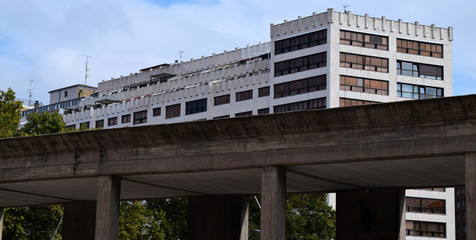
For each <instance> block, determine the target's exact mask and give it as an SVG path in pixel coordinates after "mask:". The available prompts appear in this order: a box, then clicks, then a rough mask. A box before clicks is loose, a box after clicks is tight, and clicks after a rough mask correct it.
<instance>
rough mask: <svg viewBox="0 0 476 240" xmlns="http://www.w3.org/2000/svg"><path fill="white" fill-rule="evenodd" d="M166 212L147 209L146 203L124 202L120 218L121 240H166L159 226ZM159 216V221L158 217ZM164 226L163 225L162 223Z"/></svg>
mask: <svg viewBox="0 0 476 240" xmlns="http://www.w3.org/2000/svg"><path fill="white" fill-rule="evenodd" d="M161 215H164V212H161V211H157V210H155V209H149V208H147V206H146V204H145V201H122V202H121V207H120V216H119V239H120V240H140V239H144V240H145V239H157V240H165V239H166V238H164V236H165V234H164V230H163V229H162V228H161V227H160V226H159V222H160V221H158V220H161V219H160V217H161ZM157 216H159V219H156V217H157ZM161 224H162V223H161Z"/></svg>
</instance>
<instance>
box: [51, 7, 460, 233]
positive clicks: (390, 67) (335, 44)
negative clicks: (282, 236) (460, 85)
mask: <svg viewBox="0 0 476 240" xmlns="http://www.w3.org/2000/svg"><path fill="white" fill-rule="evenodd" d="M270 36H271V41H269V42H265V43H260V44H257V45H254V46H247V47H245V48H237V49H235V50H232V51H225V52H223V53H219V54H212V55H211V56H207V57H202V58H200V59H192V60H191V61H186V62H178V61H176V62H175V63H171V64H161V65H157V66H154V67H149V68H144V69H142V70H140V71H139V72H138V73H133V74H132V73H131V74H130V75H128V76H121V77H118V78H113V79H111V80H108V81H102V82H101V83H99V84H98V96H97V97H92V98H86V99H84V100H82V101H81V102H80V103H79V105H78V107H77V108H75V109H70V110H69V111H67V112H65V115H64V119H65V121H66V124H67V126H68V127H69V128H79V127H80V125H81V124H84V125H86V126H87V127H91V128H118V127H126V126H131V127H132V126H139V125H143V124H167V123H176V122H183V121H197V120H208V119H217V118H227V117H241V116H250V115H259V114H272V113H280V112H288V111H298V110H307V109H320V108H334V107H346V106H353V105H361V104H375V103H384V102H392V101H403V100H411V99H426V98H437V97H444V96H451V95H452V93H453V89H452V41H453V29H452V28H451V27H449V28H441V27H436V26H434V25H430V26H427V25H421V24H419V23H418V22H414V23H408V22H403V21H402V20H401V19H399V20H397V21H394V20H388V19H386V18H385V17H381V18H375V17H370V16H368V15H367V14H366V15H355V14H352V13H351V12H344V13H342V12H335V11H334V10H333V9H328V10H327V11H326V12H323V13H319V14H316V13H313V14H312V15H311V16H307V17H298V18H297V19H295V20H292V21H284V22H283V23H280V24H271V26H270ZM60 97H61V94H60ZM422 111H424V109H422ZM409 167H411V166H409ZM406 195H407V205H406V210H407V213H406V219H407V221H406V232H407V239H455V214H454V212H455V209H454V208H455V207H454V190H453V189H452V188H446V189H445V188H435V189H425V190H407V192H406ZM330 201H331V202H332V201H333V200H332V197H331V200H330Z"/></svg>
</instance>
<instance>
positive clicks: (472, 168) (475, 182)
mask: <svg viewBox="0 0 476 240" xmlns="http://www.w3.org/2000/svg"><path fill="white" fill-rule="evenodd" d="M465 181H466V184H465V193H466V196H465V197H466V200H465V201H466V239H476V153H469V154H466V159H465Z"/></svg>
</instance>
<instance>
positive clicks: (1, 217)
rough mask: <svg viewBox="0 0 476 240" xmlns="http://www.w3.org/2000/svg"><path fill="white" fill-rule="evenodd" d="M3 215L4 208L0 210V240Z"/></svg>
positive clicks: (0, 238) (0, 237)
mask: <svg viewBox="0 0 476 240" xmlns="http://www.w3.org/2000/svg"><path fill="white" fill-rule="evenodd" d="M4 213H5V209H4V208H0V240H2V236H3V235H2V234H3V215H4Z"/></svg>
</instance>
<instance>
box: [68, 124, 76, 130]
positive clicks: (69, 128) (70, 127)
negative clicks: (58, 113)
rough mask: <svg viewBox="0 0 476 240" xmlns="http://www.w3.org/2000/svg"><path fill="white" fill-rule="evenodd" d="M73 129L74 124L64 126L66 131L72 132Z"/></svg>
mask: <svg viewBox="0 0 476 240" xmlns="http://www.w3.org/2000/svg"><path fill="white" fill-rule="evenodd" d="M74 129H76V124H73V125H68V126H66V130H74Z"/></svg>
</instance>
